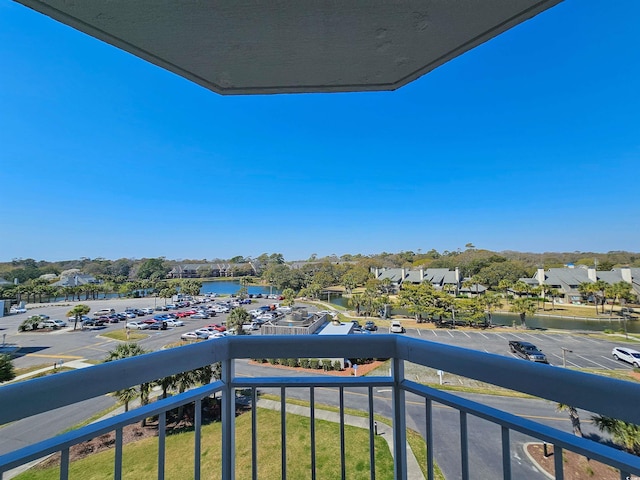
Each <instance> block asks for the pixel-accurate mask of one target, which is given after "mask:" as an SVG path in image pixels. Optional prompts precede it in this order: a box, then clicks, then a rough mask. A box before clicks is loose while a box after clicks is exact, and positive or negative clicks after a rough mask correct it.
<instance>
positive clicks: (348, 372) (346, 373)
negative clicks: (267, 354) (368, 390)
mask: <svg viewBox="0 0 640 480" xmlns="http://www.w3.org/2000/svg"><path fill="white" fill-rule="evenodd" d="M249 363H251V364H253V365H262V366H264V367H269V368H283V369H285V370H298V371H301V372H308V373H319V374H323V375H333V376H335V377H352V376H354V375H355V373H354V370H353V368H351V367H349V368H345V369H344V370H340V371H338V370H328V371H326V372H325V371H324V370H323V369H322V368H319V369H316V370H312V369H311V368H302V367H288V366H287V365H271V364H270V363H260V362H256V361H253V360H250V361H249ZM383 363H384V362H381V361H374V362H371V363H365V364H363V365H358V376H359V377H362V376H364V375H366V374H368V373H369V372H371V371H373V370H375V369H376V368H378V367H379V366H380V365H382V364H383Z"/></svg>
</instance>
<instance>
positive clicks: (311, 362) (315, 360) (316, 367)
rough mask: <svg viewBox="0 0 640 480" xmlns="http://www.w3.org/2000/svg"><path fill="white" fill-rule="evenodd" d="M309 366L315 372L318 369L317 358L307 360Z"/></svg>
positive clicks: (318, 362) (318, 361)
mask: <svg viewBox="0 0 640 480" xmlns="http://www.w3.org/2000/svg"><path fill="white" fill-rule="evenodd" d="M309 364H310V366H311V368H312V369H313V370H317V369H318V368H320V360H318V359H317V358H312V359H311V360H309Z"/></svg>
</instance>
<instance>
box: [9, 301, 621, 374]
mask: <svg viewBox="0 0 640 480" xmlns="http://www.w3.org/2000/svg"><path fill="white" fill-rule="evenodd" d="M273 302H274V300H268V299H254V300H253V302H252V304H251V305H245V308H246V309H247V310H250V309H252V308H257V307H259V306H261V305H268V304H270V303H273ZM84 303H86V304H88V305H89V306H90V307H91V312H90V313H89V316H92V315H93V312H96V311H98V310H99V309H102V308H114V309H115V310H116V312H122V311H124V310H125V309H126V308H127V307H132V308H154V307H155V305H154V299H153V298H151V299H150V298H146V299H110V300H109V299H107V300H95V301H89V302H84ZM76 304H77V302H73V303H72V302H69V303H66V304H63V305H50V306H44V307H40V308H35V309H30V310H29V311H28V312H27V313H24V314H19V315H11V316H8V317H3V318H1V319H0V334H2V335H3V339H4V342H5V345H7V346H9V347H11V348H14V349H15V348H19V350H17V356H16V359H15V361H14V364H15V366H16V367H17V368H26V367H30V366H35V365H43V364H48V363H51V364H52V363H54V362H56V363H59V362H60V361H62V362H64V361H68V360H76V359H88V360H93V361H100V360H102V359H103V358H104V357H105V355H106V354H107V352H109V351H110V350H112V349H113V348H115V346H116V345H117V344H118V341H117V340H112V339H110V338H108V337H104V336H102V335H101V334H102V333H104V332H108V331H113V330H115V329H123V328H124V325H125V323H124V322H120V323H114V324H106V325H105V326H104V327H98V328H92V329H82V330H80V329H79V330H78V331H73V330H72V328H73V319H67V318H66V313H67V312H68V311H69V310H70V309H71V308H73V306H75V305H76ZM310 310H311V309H310ZM155 313H162V312H155ZM35 314H45V315H49V316H50V317H51V319H62V320H66V321H68V323H69V327H68V328H66V329H62V330H52V331H35V332H22V333H19V332H18V326H19V325H20V323H22V321H24V320H25V319H26V318H27V317H29V316H30V315H35ZM227 315H228V314H225V313H218V314H217V315H216V316H215V317H211V318H209V319H192V318H190V317H184V318H182V320H184V321H185V325H184V326H182V327H169V328H168V329H167V330H154V331H149V330H145V331H143V332H142V333H144V334H146V335H148V336H147V337H146V338H144V339H143V340H139V341H138V343H139V344H140V346H141V347H143V348H145V349H147V350H150V351H153V350H158V349H160V348H163V347H164V346H165V345H167V344H171V343H175V342H180V335H181V334H182V333H184V332H187V331H191V330H195V329H197V328H200V327H204V326H205V325H208V324H212V323H215V324H220V323H224V322H225V321H226V317H227ZM151 317H153V314H151V315H145V316H144V317H139V320H145V319H149V318H151ZM387 332H388V330H387V329H385V328H380V329H379V331H378V332H377V333H378V334H380V333H387ZM255 333H259V332H255ZM405 335H409V336H412V337H415V338H420V339H423V340H430V341H435V342H440V343H445V344H448V345H455V346H459V347H465V348H471V349H475V350H479V351H484V352H487V353H494V354H498V355H504V356H514V357H515V355H514V354H512V353H511V352H510V351H509V347H508V342H509V341H510V340H521V341H527V342H530V343H533V344H534V345H536V346H537V347H538V348H539V349H540V350H542V351H543V352H544V353H545V354H546V355H547V359H548V360H549V362H550V363H551V364H552V365H557V366H562V365H563V364H564V365H565V366H566V367H570V368H595V369H604V370H613V369H623V370H631V369H632V366H631V365H629V364H626V363H624V362H620V361H616V360H614V359H613V357H612V355H611V350H612V348H613V347H614V346H620V345H625V344H624V343H623V342H619V343H616V342H614V341H607V340H601V339H595V338H590V337H589V336H588V335H582V334H571V333H556V332H553V333H552V332H542V331H525V330H513V331H509V332H505V331H500V332H497V331H492V330H483V331H479V330H460V329H453V330H450V329H435V330H430V329H416V328H408V329H407V331H406V333H405ZM212 341H215V340H212ZM631 347H632V348H633V345H631ZM523 361H524V360H523Z"/></svg>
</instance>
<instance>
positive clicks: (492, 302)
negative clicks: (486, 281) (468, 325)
mask: <svg viewBox="0 0 640 480" xmlns="http://www.w3.org/2000/svg"><path fill="white" fill-rule="evenodd" d="M480 301H481V302H482V304H483V305H484V307H485V308H486V309H487V317H488V324H489V325H491V323H492V322H493V311H494V310H495V309H496V308H497V307H499V306H501V305H502V300H500V297H499V296H498V295H497V294H495V293H487V294H486V295H484V296H482V298H481V300H480Z"/></svg>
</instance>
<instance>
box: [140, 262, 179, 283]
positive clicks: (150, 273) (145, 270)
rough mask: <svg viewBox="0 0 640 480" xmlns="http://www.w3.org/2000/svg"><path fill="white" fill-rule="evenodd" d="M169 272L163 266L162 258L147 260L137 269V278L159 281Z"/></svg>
mask: <svg viewBox="0 0 640 480" xmlns="http://www.w3.org/2000/svg"><path fill="white" fill-rule="evenodd" d="M169 270H171V269H170V268H169V267H168V266H166V265H165V263H164V259H163V258H148V259H147V260H145V261H144V262H142V264H141V265H140V267H139V268H138V273H137V277H138V278H150V279H161V278H166V276H167V273H169Z"/></svg>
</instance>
